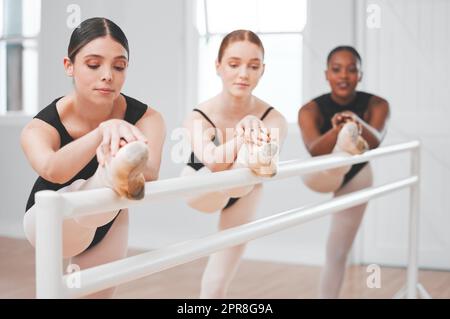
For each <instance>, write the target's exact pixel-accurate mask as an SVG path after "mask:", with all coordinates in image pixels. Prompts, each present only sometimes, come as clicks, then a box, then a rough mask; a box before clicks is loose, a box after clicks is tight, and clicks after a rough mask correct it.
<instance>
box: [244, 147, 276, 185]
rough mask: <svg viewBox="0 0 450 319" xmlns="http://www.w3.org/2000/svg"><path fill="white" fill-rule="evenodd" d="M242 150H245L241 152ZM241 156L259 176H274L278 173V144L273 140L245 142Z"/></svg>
mask: <svg viewBox="0 0 450 319" xmlns="http://www.w3.org/2000/svg"><path fill="white" fill-rule="evenodd" d="M241 151H242V152H243V153H242V154H241ZM239 153H240V154H239V156H238V158H239V157H241V158H240V160H241V161H242V162H245V163H246V166H247V167H248V168H250V169H251V170H252V172H253V173H255V174H256V175H258V176H261V177H272V176H274V175H275V174H276V173H277V164H276V160H275V157H276V155H277V153H278V145H277V144H275V143H272V142H269V143H263V144H262V145H260V146H258V145H256V144H245V145H243V147H241V150H240V152H239Z"/></svg>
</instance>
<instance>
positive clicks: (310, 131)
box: [298, 101, 340, 156]
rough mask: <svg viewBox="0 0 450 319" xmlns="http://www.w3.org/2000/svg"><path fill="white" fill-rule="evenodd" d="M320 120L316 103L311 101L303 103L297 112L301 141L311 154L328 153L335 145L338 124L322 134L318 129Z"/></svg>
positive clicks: (338, 128)
mask: <svg viewBox="0 0 450 319" xmlns="http://www.w3.org/2000/svg"><path fill="white" fill-rule="evenodd" d="M322 120H323V119H322V117H321V115H320V113H319V110H318V107H317V104H316V103H315V102H313V101H311V102H309V103H308V104H306V105H304V106H303V107H302V108H301V109H300V110H299V112H298V125H299V126H300V131H301V134H302V137H303V142H304V143H305V146H306V149H307V150H308V152H309V153H310V154H311V156H319V155H325V154H330V153H331V152H332V151H333V148H334V146H335V145H336V141H337V136H338V133H339V130H340V126H335V127H333V128H332V129H330V130H329V131H328V132H326V133H325V134H323V135H322V134H321V133H320V129H319V127H320V122H321V121H322Z"/></svg>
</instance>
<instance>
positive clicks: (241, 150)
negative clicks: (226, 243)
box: [182, 30, 287, 298]
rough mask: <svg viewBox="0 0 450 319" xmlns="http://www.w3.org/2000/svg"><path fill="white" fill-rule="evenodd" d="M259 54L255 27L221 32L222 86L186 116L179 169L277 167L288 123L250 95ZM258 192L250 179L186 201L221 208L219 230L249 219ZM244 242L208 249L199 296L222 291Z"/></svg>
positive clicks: (260, 170) (264, 171)
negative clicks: (185, 147) (186, 148)
mask: <svg viewBox="0 0 450 319" xmlns="http://www.w3.org/2000/svg"><path fill="white" fill-rule="evenodd" d="M263 58H264V49H263V45H262V43H261V41H260V39H259V38H258V36H257V35H256V34H255V33H253V32H251V31H247V30H237V31H233V32H231V33H230V34H228V35H227V36H225V38H224V39H223V41H222V44H221V46H220V49H219V54H218V58H217V61H216V70H217V74H218V75H219V76H220V78H221V79H222V83H223V88H222V92H220V93H219V94H218V95H216V96H215V97H213V98H211V99H210V100H208V101H206V102H204V103H202V104H200V105H199V106H198V107H197V108H196V109H194V111H193V112H191V113H190V114H189V115H188V118H187V119H186V121H185V127H186V128H187V129H188V130H189V132H190V139H191V141H190V142H191V146H192V154H191V157H190V161H189V163H188V165H187V166H186V167H185V168H184V170H183V172H182V175H192V174H210V173H211V172H218V171H223V170H229V169H233V168H238V167H249V168H250V169H251V170H252V171H253V172H254V173H255V174H257V175H262V176H272V175H273V174H275V173H276V161H277V156H276V153H277V150H278V149H279V146H280V144H281V143H282V142H283V140H284V138H285V135H286V131H287V124H286V121H285V119H284V117H283V116H282V115H281V114H280V113H279V112H278V111H277V110H275V109H273V108H272V107H271V106H269V105H268V104H267V103H265V102H264V101H262V100H260V99H258V98H257V97H256V96H254V95H252V91H253V89H254V88H255V87H256V85H257V84H258V81H259V79H260V78H261V76H262V74H263V72H264V63H263ZM255 154H259V155H261V156H260V157H257V156H255ZM260 196H261V185H252V186H246V187H237V188H233V189H228V190H224V191H218V192H211V193H207V194H200V195H198V196H195V197H192V198H189V199H188V204H189V205H190V206H191V207H193V208H195V209H197V210H200V211H202V212H215V211H219V210H220V211H221V214H220V222H219V229H220V230H222V229H226V228H229V227H234V226H237V225H241V224H244V223H247V222H249V221H251V220H252V219H253V217H254V215H255V212H256V209H257V204H258V199H259V197H260ZM244 247H245V245H239V246H236V247H232V248H229V249H226V250H224V251H221V252H218V253H215V254H213V255H211V257H210V258H209V261H208V265H207V266H206V269H205V272H204V274H203V279H202V285H201V293H200V297H201V298H223V297H224V296H225V295H226V291H227V288H228V285H229V283H230V281H231V279H232V277H233V276H234V273H235V271H236V269H237V266H238V263H239V260H240V257H241V255H242V253H243V251H244Z"/></svg>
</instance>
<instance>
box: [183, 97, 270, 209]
mask: <svg viewBox="0 0 450 319" xmlns="http://www.w3.org/2000/svg"><path fill="white" fill-rule="evenodd" d="M272 110H273V107H272V106H271V107H268V108H267V110H266V111H265V112H264V114H263V115H262V116H261V118H260V120H261V121H263V120H264V119H265V118H266V117H267V115H269V113H270V111H272ZM193 111H195V112H198V113H200V114H201V115H202V116H203V117H204V118H205V120H207V121H208V122H209V123H210V124H211V125H212V126H213V127H214V128H215V129H216V130H217V127H216V126H215V125H214V123H213V121H211V119H210V118H209V117H208V116H207V115H206V114H205V113H204V112H203V111H201V110H199V109H193ZM212 141H213V142H214V144H216V145H219V141H218V140H217V139H216V137H215V136H214V137H213V139H212ZM186 164H187V165H188V166H190V167H192V168H193V169H195V170H196V171H198V170H200V169H201V168H202V167H204V166H205V165H204V164H203V163H202V162H201V161H200V160H199V159H198V158H197V156H195V154H194V152H191V156H190V158H189V162H188V163H186ZM239 198H240V197H231V198H230V199H229V200H228V203H227V204H226V205H225V207H224V208H223V209H226V208H229V207H231V206H233V205H234V204H235V203H236V202H237V201H238V200H239Z"/></svg>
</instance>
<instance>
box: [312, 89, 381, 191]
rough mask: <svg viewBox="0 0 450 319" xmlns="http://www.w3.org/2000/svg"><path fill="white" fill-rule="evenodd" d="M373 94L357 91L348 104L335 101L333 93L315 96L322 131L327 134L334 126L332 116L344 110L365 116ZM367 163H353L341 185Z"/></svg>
mask: <svg viewBox="0 0 450 319" xmlns="http://www.w3.org/2000/svg"><path fill="white" fill-rule="evenodd" d="M372 96H373V95H372V94H370V93H366V92H361V91H357V92H356V96H355V98H354V99H353V101H352V102H350V103H349V104H347V105H340V104H338V103H336V102H335V101H333V99H332V98H331V93H328V94H323V95H321V96H319V97H317V98H315V99H314V100H313V101H314V102H316V103H317V105H318V107H319V111H320V113H321V115H322V117H323V125H322V127H321V128H320V133H321V134H325V133H326V132H327V131H329V130H330V129H331V128H332V124H331V118H332V117H333V116H334V114H336V113H339V112H343V111H351V112H353V113H355V114H357V115H358V116H359V117H360V118H364V113H366V111H367V108H368V107H369V101H370V98H371V97H372ZM366 164H367V162H365V163H359V164H355V165H352V167H351V169H350V171H349V172H348V173H347V174H345V176H344V181H343V182H342V185H341V187H343V186H344V185H345V184H347V183H348V182H349V181H350V180H351V179H352V178H353V177H355V176H356V174H358V172H359V171H360V170H361V169H362V168H363V167H364V166H365V165H366Z"/></svg>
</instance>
